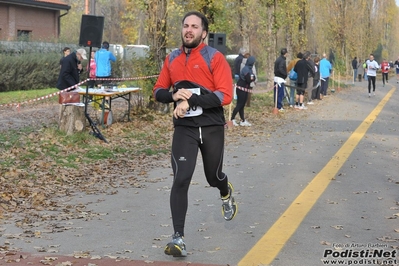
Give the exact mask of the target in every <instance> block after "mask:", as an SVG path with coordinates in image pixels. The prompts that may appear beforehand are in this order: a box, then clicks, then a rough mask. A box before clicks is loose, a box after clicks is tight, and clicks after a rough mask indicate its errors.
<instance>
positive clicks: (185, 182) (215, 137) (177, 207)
mask: <svg viewBox="0 0 399 266" xmlns="http://www.w3.org/2000/svg"><path fill="white" fill-rule="evenodd" d="M198 148H199V149H200V151H201V154H202V160H203V164H204V172H205V177H206V180H207V181H208V184H209V185H210V186H211V187H217V188H218V189H219V191H220V195H221V196H226V195H227V194H228V193H229V192H228V187H227V176H226V175H225V174H224V173H223V172H222V167H223V153H224V126H207V127H199V128H198V127H185V126H176V127H175V131H174V134H173V142H172V156H171V160H172V169H173V175H174V180H173V185H172V190H171V193H170V208H171V212H172V220H173V228H174V230H175V233H176V232H179V233H180V234H181V235H183V236H184V224H185V219H186V213H187V208H188V188H189V185H190V182H191V178H192V176H193V173H194V169H195V165H196V163H197V155H198Z"/></svg>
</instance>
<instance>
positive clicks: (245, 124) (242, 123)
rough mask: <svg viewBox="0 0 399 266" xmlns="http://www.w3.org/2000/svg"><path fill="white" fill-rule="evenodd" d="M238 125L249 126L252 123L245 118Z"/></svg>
mask: <svg viewBox="0 0 399 266" xmlns="http://www.w3.org/2000/svg"><path fill="white" fill-rule="evenodd" d="M240 126H242V127H250V126H252V124H251V123H249V122H248V121H247V120H245V121H243V122H241V123H240Z"/></svg>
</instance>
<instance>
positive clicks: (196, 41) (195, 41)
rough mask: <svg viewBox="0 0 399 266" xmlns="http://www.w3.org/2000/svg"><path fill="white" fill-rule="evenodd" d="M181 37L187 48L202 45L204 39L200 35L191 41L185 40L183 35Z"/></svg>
mask: <svg viewBox="0 0 399 266" xmlns="http://www.w3.org/2000/svg"><path fill="white" fill-rule="evenodd" d="M181 39H182V42H183V46H184V47H186V48H189V49H191V48H195V47H197V46H198V45H200V43H201V41H202V39H201V36H198V37H196V38H194V39H192V41H191V42H185V41H184V37H183V36H182V37H181Z"/></svg>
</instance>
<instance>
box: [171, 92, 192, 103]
mask: <svg viewBox="0 0 399 266" xmlns="http://www.w3.org/2000/svg"><path fill="white" fill-rule="evenodd" d="M191 95H193V93H192V92H191V91H189V90H187V89H180V90H178V91H177V92H175V93H173V96H172V97H173V101H175V102H177V101H179V100H183V101H187V100H188V99H190V97H191Z"/></svg>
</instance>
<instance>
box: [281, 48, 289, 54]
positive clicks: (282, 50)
mask: <svg viewBox="0 0 399 266" xmlns="http://www.w3.org/2000/svg"><path fill="white" fill-rule="evenodd" d="M286 53H288V51H287V48H283V49H281V51H280V54H281V55H285V54H286Z"/></svg>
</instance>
